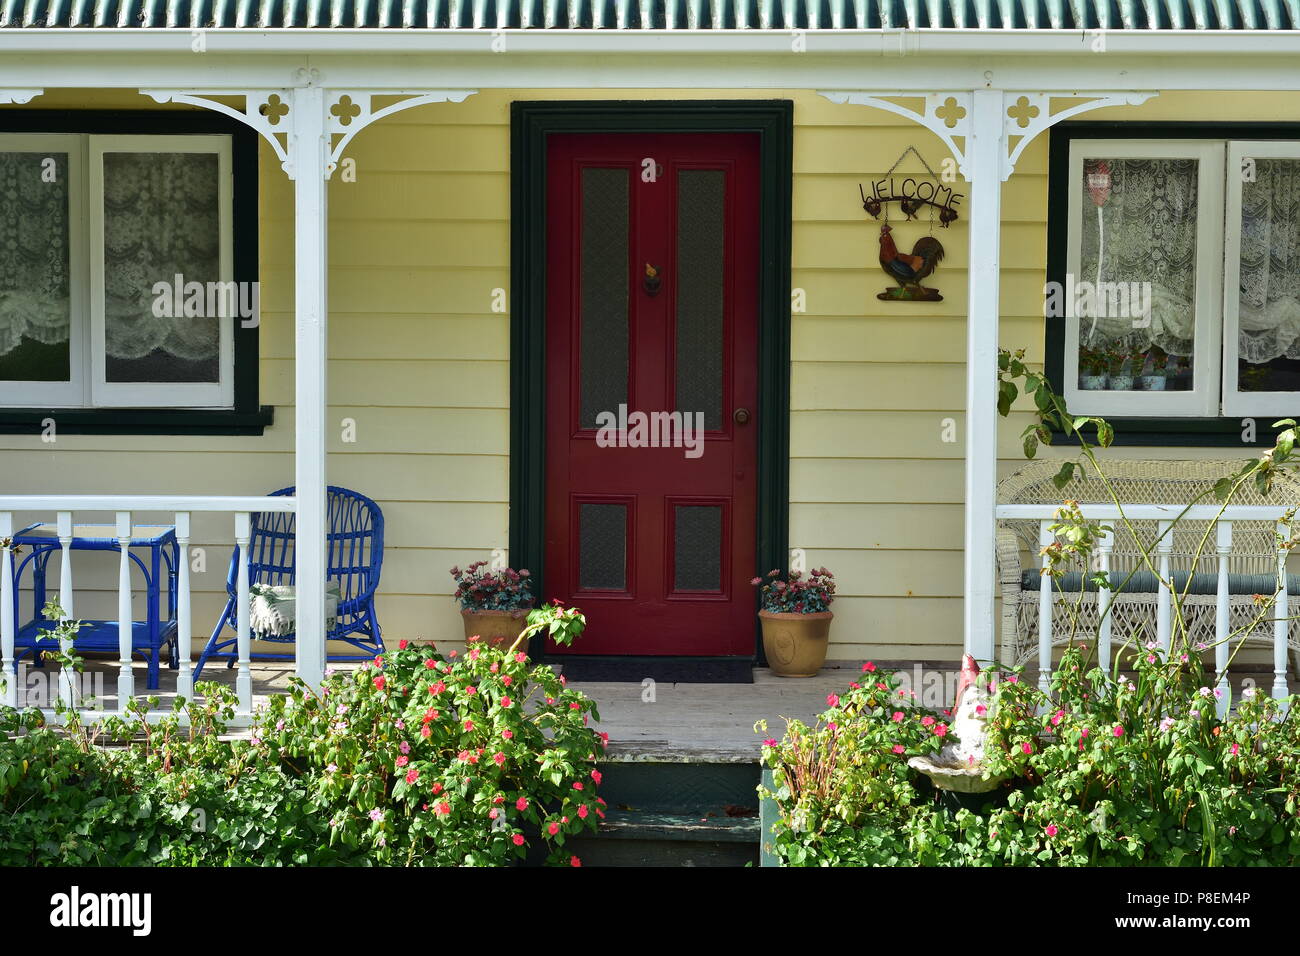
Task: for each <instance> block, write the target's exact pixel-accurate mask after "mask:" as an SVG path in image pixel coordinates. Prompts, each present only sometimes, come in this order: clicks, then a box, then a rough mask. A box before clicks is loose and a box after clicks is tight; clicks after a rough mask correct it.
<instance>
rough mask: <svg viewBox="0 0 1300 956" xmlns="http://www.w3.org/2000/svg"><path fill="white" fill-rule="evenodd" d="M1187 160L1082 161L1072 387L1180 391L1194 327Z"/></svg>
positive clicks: (1194, 166) (1188, 380)
mask: <svg viewBox="0 0 1300 956" xmlns="http://www.w3.org/2000/svg"><path fill="white" fill-rule="evenodd" d="M1197 176H1198V161H1197V160H1195V159H1164V158H1161V159H1102V158H1089V159H1086V160H1084V163H1083V189H1082V196H1081V208H1080V209H1079V210H1078V212H1079V215H1080V219H1079V222H1080V250H1079V252H1080V255H1079V263H1080V273H1081V274H1080V275H1076V276H1069V277H1068V279H1069V286H1068V288H1067V289H1066V290H1065V298H1066V302H1067V304H1069V305H1070V306H1071V307H1072V308H1073V309H1074V312H1075V314H1076V315H1077V316H1078V317H1079V387H1080V388H1081V389H1091V390H1097V389H1105V390H1107V391H1138V390H1141V391H1189V390H1191V389H1192V388H1193V385H1194V383H1193V381H1192V366H1193V357H1194V354H1195V341H1194V339H1195V328H1196V219H1197Z"/></svg>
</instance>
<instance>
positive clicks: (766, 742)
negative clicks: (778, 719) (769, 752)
mask: <svg viewBox="0 0 1300 956" xmlns="http://www.w3.org/2000/svg"><path fill="white" fill-rule="evenodd" d="M763 746H764V747H775V746H776V738H775V737H768V738H767V739H766V740H764V741H763Z"/></svg>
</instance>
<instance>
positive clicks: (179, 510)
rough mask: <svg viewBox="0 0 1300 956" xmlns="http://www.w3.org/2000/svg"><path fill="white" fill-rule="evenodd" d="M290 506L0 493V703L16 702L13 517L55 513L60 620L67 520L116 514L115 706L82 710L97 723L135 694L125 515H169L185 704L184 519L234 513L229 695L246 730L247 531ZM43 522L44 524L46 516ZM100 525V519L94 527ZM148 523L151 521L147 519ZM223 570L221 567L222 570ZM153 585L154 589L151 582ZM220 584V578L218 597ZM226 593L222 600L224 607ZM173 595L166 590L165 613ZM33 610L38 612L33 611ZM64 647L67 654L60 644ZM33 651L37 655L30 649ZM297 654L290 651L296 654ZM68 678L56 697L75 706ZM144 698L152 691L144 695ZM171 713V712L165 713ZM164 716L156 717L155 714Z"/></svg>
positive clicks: (66, 593)
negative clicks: (258, 516)
mask: <svg viewBox="0 0 1300 956" xmlns="http://www.w3.org/2000/svg"><path fill="white" fill-rule="evenodd" d="M296 505H297V501H296V499H295V498H294V497H291V496H275V497H260V496H247V497H222V496H172V495H165V496H164V495H132V496H119V495H112V496H95V495H50V496H46V495H0V541H2V542H3V544H2V545H0V659H2V661H3V671H2V672H0V678H2V679H3V680H4V690H3V696H2V697H0V703H4V704H6V705H8V706H11V707H14V706H17V705H18V683H19V682H18V680H17V676H16V673H15V654H16V648H15V644H16V634H17V629H18V620H19V617H18V613H19V597H20V594H19V588H20V585H21V582H19V581H16V580H15V577H14V573H15V565H14V545H13V544H12V542H11V540H10V539H11V538H12V537H13V535H14V534H15V533H16V529H15V527H14V514H15V513H16V512H17V513H24V514H34V515H36V516H38V518H39V516H45V515H51V514H52V515H54V516H55V522H56V524H55V528H56V533H57V539H58V545H59V550H60V566H59V586H58V594H59V604H60V606H61V607H62V611H63V619H64V620H72V619H75V617H76V616H75V614H74V606H75V601H74V587H73V571H72V568H73V563H72V551H73V550H74V549H73V547H72V545H73V534H74V527H75V522H74V520H73V519H74V517H75V516H76V515H77V514H79V513H80V514H83V515H84V514H86V513H89V512H97V513H99V514H103V513H105V512H108V513H111V514H113V515H114V517H115V521H114V523H113V526H112V530H113V534H112V537H115V538H116V539H117V541H118V550H119V551H120V555H121V556H120V559H119V566H118V567H119V570H118V583H117V609H118V610H117V632H118V633H117V636H118V655H119V659H118V662H117V708H116V709H113V710H107V709H96V710H88V711H86V712H85V713H84V715H83V716H84V718H85V719H87V720H95V719H100V718H102V717H104V716H109V715H114V714H116V715H121V714H122V713H123V711H124V708H125V705H126V704H127V703H128V702H129V701H130V700H131V699H132V698H133V697H136V696H137V687H136V678H137V674H136V667H137V662H135V661H134V653H133V646H132V644H133V633H134V627H133V622H134V613H133V610H132V608H133V602H132V580H131V563H132V560H133V558H132V555H131V552H130V544H131V541H132V538H133V533H132V532H133V529H134V528H136V527H140V526H141V525H138V524H136V523H134V522H133V520H132V515H133V514H134V515H138V514H141V513H146V512H148V513H154V514H157V513H160V512H161V513H163V514H170V515H172V516H174V527H175V535H176V545H177V555H178V560H177V564H176V567H175V568H174V569H171V570H172V573H174V578H173V579H171V580H170V581H169V582H168V586H169V588H174V589H175V598H174V600H175V620H176V630H177V644H178V646H179V648H180V653H179V660H178V662H177V663H178V668H177V671H178V672H177V677H176V693H177V694H178V695H179V696H181V697H185V698H186V699H192V698H193V696H194V687H193V677H192V669H191V656H192V649H191V641H192V635H193V627H192V624H193V617H192V613H191V603H190V516H191V515H192V514H194V513H196V512H198V513H202V512H209V513H210V512H216V513H227V514H231V515H233V530H234V535H233V538H234V543H235V544H236V545H238V546H239V554H240V562H239V568H238V574H237V576H236V581H237V587H236V592H237V593H236V596H237V603H236V607H237V608H238V614H237V623H238V627H237V645H236V647H237V657H238V661H237V668H238V670H237V673H236V678H235V693H236V696H237V698H238V703H237V705H236V714H235V724H236V725H246V724H247V723H248V721H249V719H250V718H251V716H252V709H253V680H252V670H251V656H250V655H251V635H250V629H249V603H248V591H249V568H248V562H249V548H248V543H249V533H250V515H251V514H252V513H254V512H260V511H294V510H296ZM46 520H48V519H46ZM98 523H99V524H103V522H102V521H101V522H98ZM148 524H150V525H155V526H156V524H157V522H154V521H151V522H148ZM223 566H224V565H223ZM154 587H155V588H157V587H160V584H159V582H157V581H155V582H154ZM224 588H225V579H224V576H223V578H222V590H223V592H224ZM224 600H225V596H224V593H223V595H222V601H223V604H224ZM171 601H172V597H171V595H170V593H169V596H168V603H169V608H170V604H171ZM36 610H38V611H39V610H40V609H39V608H37V609H36ZM64 650H65V651H68V650H71V647H70V646H68V644H67V643H66V642H65V645H64ZM35 653H39V651H37V652H35ZM295 653H296V651H295ZM75 680H76V678H75V675H73V674H70V673H68V672H67V671H66V669H65V670H64V672H63V673H61V674H60V675H59V695H60V699H61V700H62V701H63V702H64V703H66V704H69V705H74V704H76V703H78V700H77V695H76V685H75ZM148 693H154V692H153V691H149V692H148ZM42 710H44V712H45V714H46V716H47V718H49V719H51V720H57V719H58V717H57V714H56V712H55V711H54V710H53V709H47V708H42ZM168 710H170V708H168ZM161 713H163V711H158V712H155V714H151V715H150V716H151V717H153V716H156V715H159V714H161Z"/></svg>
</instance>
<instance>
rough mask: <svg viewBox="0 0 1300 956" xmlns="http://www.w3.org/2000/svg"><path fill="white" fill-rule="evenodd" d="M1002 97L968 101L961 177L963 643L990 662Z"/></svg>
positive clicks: (979, 95) (985, 95) (987, 94)
mask: <svg viewBox="0 0 1300 956" xmlns="http://www.w3.org/2000/svg"><path fill="white" fill-rule="evenodd" d="M1004 110H1005V106H1004V102H1003V96H1002V91H1001V90H976V91H975V92H974V93H973V94H972V109H971V122H970V139H969V141H968V142H967V143H966V171H967V172H966V178H967V179H968V180H969V181H970V184H971V195H970V200H969V202H968V208H969V211H970V226H969V229H970V260H969V265H968V266H967V268H968V270H969V272H968V284H967V306H966V309H967V315H968V318H967V320H966V535H965V548H966V551H965V557H964V562H965V578H964V580H965V586H964V587H965V590H964V592H963V602H962V633H963V644H964V647H965V651H966V653H967V654H971V655H973V656H974V657H975V658H976V659H978V660H986V661H987V660H992V659H993V657H994V613H993V598H994V584H995V562H994V559H993V554H994V528H995V522H994V515H993V511H994V508H995V507H996V504H997V468H998V452H997V439H998V416H997V362H998V319H999V284H998V280H999V272H998V270H999V268H1000V261H1001V240H1002V227H1001V220H1002V174H1003V168H1004V165H1005V163H1006V155H1007V153H1006V133H1005V122H1004V120H1005V114H1004Z"/></svg>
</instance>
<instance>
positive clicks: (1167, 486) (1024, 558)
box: [997, 456, 1300, 671]
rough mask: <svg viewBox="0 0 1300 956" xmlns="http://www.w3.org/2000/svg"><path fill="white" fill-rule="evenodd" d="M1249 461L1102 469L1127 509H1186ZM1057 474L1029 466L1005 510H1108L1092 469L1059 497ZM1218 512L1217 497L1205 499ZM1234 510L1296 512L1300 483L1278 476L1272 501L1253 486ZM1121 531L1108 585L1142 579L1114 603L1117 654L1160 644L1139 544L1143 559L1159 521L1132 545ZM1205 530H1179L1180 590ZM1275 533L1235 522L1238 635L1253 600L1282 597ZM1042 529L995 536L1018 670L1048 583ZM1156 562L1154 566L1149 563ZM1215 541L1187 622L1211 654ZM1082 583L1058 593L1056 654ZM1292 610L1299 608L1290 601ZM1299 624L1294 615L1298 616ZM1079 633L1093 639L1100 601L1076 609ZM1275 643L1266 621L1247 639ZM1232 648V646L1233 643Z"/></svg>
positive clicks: (1009, 529)
mask: <svg viewBox="0 0 1300 956" xmlns="http://www.w3.org/2000/svg"><path fill="white" fill-rule="evenodd" d="M1244 462H1245V458H1244V456H1243V458H1240V459H1234V460H1230V461H1224V460H1205V461H1149V460H1107V461H1104V462H1103V468H1104V469H1105V470H1106V473H1107V477H1109V478H1110V481H1111V484H1112V485H1113V486H1114V488H1115V490H1116V492H1117V493H1118V496H1119V499H1120V501H1121V502H1122V503H1123V504H1126V505H1127V504H1186V503H1187V502H1190V501H1191V500H1192V499H1193V498H1195V497H1196V496H1197V495H1198V494H1201V493H1202V492H1204V491H1206V490H1207V489H1208V488H1210V487H1212V486H1213V484H1214V482H1215V481H1217V480H1218V479H1220V478H1222V477H1224V476H1226V475H1231V474H1234V473H1236V472H1237V471H1239V470H1240V468H1241V466H1242V465H1243V464H1244ZM1060 467H1061V462H1060V461H1059V460H1056V461H1053V460H1050V459H1048V460H1040V461H1034V462H1030V463H1028V464H1027V465H1025V466H1024V467H1022V468H1020V469H1019V470H1017V471H1016V472H1015V473H1014V474H1012V475H1009V476H1008V477H1006V478H1004V479H1003V480H1002V481H1001V482H1000V483H999V485H998V503H999V504H1043V505H1059V504H1060V503H1061V502H1062V501H1064V500H1066V499H1072V500H1075V501H1078V502H1080V503H1082V504H1088V503H1104V504H1111V503H1112V502H1111V499H1110V496H1109V495H1108V494H1107V492H1106V489H1105V487H1104V485H1103V484H1102V482H1101V481H1100V480H1099V479H1098V478H1097V477H1096V475H1095V474H1093V473H1092V471H1091V469H1090V468H1089V469H1088V471H1087V478H1086V480H1085V479H1081V478H1079V477H1077V476H1076V477H1075V479H1074V480H1073V481H1071V482H1070V483H1069V484H1068V485H1066V487H1065V488H1063V489H1057V488H1056V486H1055V485H1054V484H1052V477H1053V475H1055V474H1056V473H1057V472H1058V471H1059V470H1060ZM1201 502H1202V503H1205V504H1214V503H1215V499H1214V497H1213V496H1209V497H1207V498H1202V499H1201ZM1232 503H1233V504H1241V505H1278V506H1280V507H1287V506H1291V505H1297V504H1300V480H1298V479H1297V477H1296V476H1295V475H1293V474H1290V473H1288V474H1285V475H1279V476H1278V477H1277V479H1276V480H1275V482H1274V485H1273V489H1272V491H1271V492H1270V494H1269V495H1268V497H1267V498H1264V497H1262V496H1260V495H1259V493H1258V492H1257V491H1256V490H1255V488H1254V486H1253V484H1250V485H1249V487H1243V488H1242V489H1241V491H1240V492H1239V493H1238V494H1237V495H1236V496H1235V497H1234V498H1233V501H1232ZM1108 524H1111V525H1112V527H1114V528H1115V543H1114V551H1113V554H1112V556H1111V572H1110V581H1111V584H1112V586H1114V587H1116V588H1117V589H1118V587H1119V584H1120V583H1121V582H1123V581H1124V580H1125V578H1126V576H1127V575H1128V573H1129V572H1130V571H1136V573H1135V574H1134V575H1133V577H1132V578H1131V579H1130V580H1129V583H1128V586H1127V587H1126V588H1125V590H1124V591H1123V592H1122V593H1116V594H1115V604H1114V610H1113V612H1112V613H1113V615H1114V617H1113V623H1112V632H1111V639H1112V643H1113V645H1114V647H1115V648H1116V649H1118V648H1120V647H1122V646H1123V645H1124V644H1125V643H1126V642H1127V641H1129V640H1133V639H1136V640H1137V641H1139V642H1142V643H1145V642H1146V641H1149V640H1154V639H1155V636H1156V633H1155V631H1156V608H1157V602H1158V591H1157V584H1156V581H1155V579H1154V576H1153V575H1152V574H1151V573H1150V572H1149V571H1146V570H1143V564H1142V560H1141V550H1140V547H1139V541H1142V542H1146V544H1147V550H1149V549H1150V543H1151V542H1153V541H1154V540H1155V538H1156V534H1157V528H1156V522H1155V521H1135V522H1133V524H1134V526H1135V530H1136V532H1137V538H1136V539H1135V537H1134V535H1133V534H1132V533H1129V532H1128V531H1127V530H1126V529H1125V528H1124V527H1123V526H1122V525H1121V524H1120V523H1119V522H1108ZM1205 527H1206V523H1205V522H1179V524H1178V525H1177V526H1176V528H1175V531H1174V534H1173V552H1172V554H1171V556H1170V568H1171V570H1172V571H1173V574H1174V577H1175V583H1176V586H1178V587H1179V588H1180V589H1181V587H1182V585H1183V583H1184V582H1185V581H1186V574H1187V572H1188V570H1189V568H1190V566H1191V563H1192V556H1193V555H1194V554H1195V552H1196V548H1197V546H1198V544H1199V543H1200V540H1201V536H1202V534H1203V533H1204V531H1205ZM1275 542H1276V539H1275V536H1274V525H1273V524H1272V523H1271V522H1267V521H1236V522H1233V534H1232V553H1231V556H1230V558H1229V562H1230V564H1229V583H1230V586H1229V591H1230V597H1229V605H1230V612H1229V627H1230V628H1231V629H1232V630H1234V631H1235V630H1236V629H1237V628H1241V627H1244V626H1246V625H1247V624H1249V623H1250V622H1251V621H1252V620H1253V619H1254V617H1255V616H1256V614H1258V608H1257V607H1256V606H1255V603H1254V598H1253V595H1255V594H1272V593H1273V592H1274V591H1275V590H1276V586H1277V585H1276V570H1275V569H1276V561H1277V557H1276V551H1275ZM1038 551H1039V544H1038V521H1036V520H1013V521H1007V520H1001V521H999V522H998V530H997V560H998V577H999V581H1000V584H1001V591H1002V660H1003V662H1004V663H1007V664H1011V665H1015V666H1019V665H1023V664H1025V663H1027V662H1029V661H1031V660H1033V658H1034V657H1035V656H1036V654H1037V651H1038V599H1039V586H1040V584H1041V583H1042V578H1041V575H1040V573H1039V570H1040V567H1041V565H1040V564H1039V559H1038ZM1153 560H1154V557H1153ZM1217 561H1218V559H1217V557H1216V555H1215V552H1214V542H1213V537H1211V540H1210V544H1209V547H1208V548H1207V549H1206V553H1203V554H1202V556H1201V558H1200V559H1199V561H1197V563H1196V568H1195V572H1194V574H1193V576H1192V587H1191V589H1190V593H1188V594H1187V597H1186V598H1185V599H1184V602H1183V607H1184V615H1185V617H1186V618H1187V621H1188V626H1189V629H1190V634H1191V638H1192V641H1193V643H1196V642H1202V641H1203V642H1204V643H1205V644H1207V645H1212V644H1213V643H1214V639H1215V636H1214V635H1215V603H1216V598H1217V576H1218V564H1217ZM1081 578H1082V576H1081V575H1079V574H1077V573H1076V574H1074V575H1069V576H1067V577H1066V579H1065V580H1064V581H1063V582H1062V585H1061V588H1060V591H1059V592H1058V593H1055V594H1053V613H1052V624H1053V628H1052V630H1053V645H1054V646H1059V645H1061V644H1064V643H1066V642H1067V641H1068V640H1069V639H1070V637H1069V634H1068V633H1066V632H1067V630H1068V628H1066V627H1062V626H1058V622H1063V621H1064V620H1065V614H1066V605H1065V601H1067V600H1068V601H1078V600H1079V590H1080V586H1081ZM1287 579H1288V581H1287V593H1288V595H1297V594H1300V575H1296V574H1288V576H1287ZM1291 600H1292V607H1294V606H1295V599H1294V598H1292V599H1291ZM1292 614H1293V615H1294V614H1295V612H1294V611H1292ZM1079 617H1080V626H1081V627H1082V628H1083V629H1084V632H1085V633H1087V634H1089V635H1091V634H1093V633H1095V629H1096V626H1097V622H1098V616H1097V592H1096V591H1095V590H1087V591H1085V592H1084V594H1083V597H1082V601H1081V605H1080V612H1079ZM1272 642H1273V625H1272V623H1270V622H1262V623H1261V624H1260V625H1258V626H1257V627H1256V628H1255V629H1254V630H1253V631H1252V632H1251V633H1250V634H1249V636H1248V637H1247V640H1246V643H1247V645H1256V644H1267V645H1269V646H1271V645H1272ZM1287 643H1288V645H1289V647H1290V650H1291V659H1292V667H1293V668H1295V669H1296V670H1297V671H1300V621H1297V620H1292V621H1291V623H1290V627H1289V631H1288V641H1287ZM1233 646H1234V647H1235V646H1236V641H1235V640H1234V641H1233Z"/></svg>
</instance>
